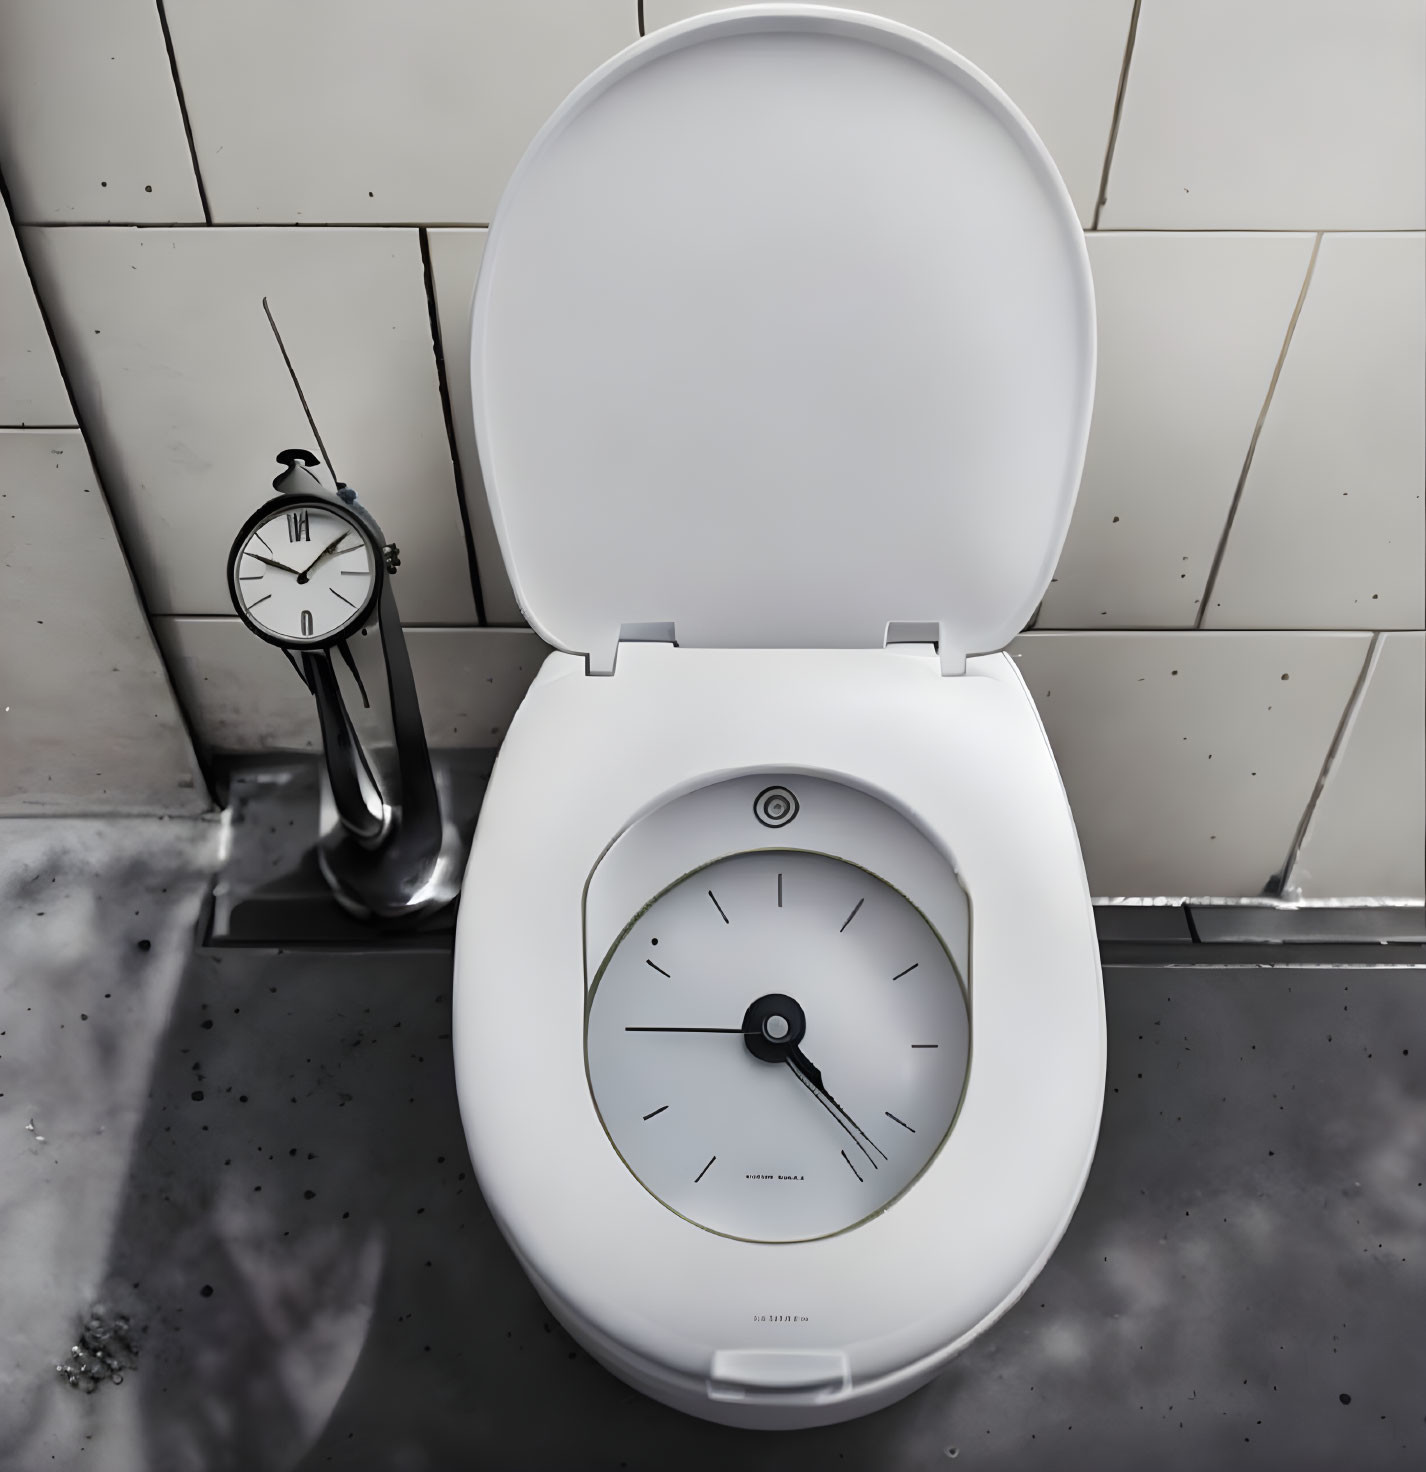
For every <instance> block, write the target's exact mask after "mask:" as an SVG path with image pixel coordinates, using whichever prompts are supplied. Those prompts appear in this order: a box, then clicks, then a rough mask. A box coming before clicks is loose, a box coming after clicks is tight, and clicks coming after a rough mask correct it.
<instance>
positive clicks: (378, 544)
mask: <svg viewBox="0 0 1426 1472" xmlns="http://www.w3.org/2000/svg"><path fill="white" fill-rule="evenodd" d="M277 458H278V460H279V462H281V463H282V464H284V465H286V466H287V471H286V472H285V473H284V474H283V475H280V476H278V478H277V479H276V480H275V481H274V482H273V486H274V488H276V489H277V490H278V491H279V494H278V495H276V496H275V497H273V498H272V499H271V500H270V501H267V502H265V503H264V504H263V505H262V506H259V507H258V509H257V510H256V511H254V512H253V514H252V515H251V516H250V517H248V519H247V520H246V521H245V522H244V523H243V526H242V529H241V530H240V531H239V532H238V535H237V537H236V538H235V539H234V542H233V549H232V552H231V553H230V554H229V557H228V591H229V593H230V594H231V596H232V600H233V607H234V608H235V609H236V610H237V612H238V616H239V618H241V619H242V621H243V622H244V623H245V624H246V625H247V626H248V628H250V629H251V630H252V631H253V633H255V634H256V635H257V636H258V638H259V639H264V640H266V641H267V642H268V643H269V644H276V645H277V646H278V647H279V648H281V649H288V650H292V651H293V652H294V653H296V652H300V651H302V650H309V649H330V648H331V647H332V646H333V645H334V644H338V643H340V642H341V641H342V640H344V639H346V638H349V637H350V636H351V635H352V634H355V633H357V632H358V631H359V630H361V629H363V628H365V627H366V626H367V625H368V624H370V623H371V621H372V617H373V615H374V614H375V612H376V609H377V605H378V601H379V599H380V597H381V589H382V580H383V578H384V576H385V574H386V570H387V569H386V552H385V549H384V548H383V545H382V539H381V532H380V529H379V528H378V527H377V525H376V523H375V522H374V521H373V520H372V519H371V517H370V516H369V515H367V514H366V513H365V511H363V510H362V509H361V508H360V507H358V506H357V505H356V502H355V498H354V497H353V498H352V499H350V500H341V499H338V497H339V496H340V494H341V491H340V490H339V492H338V496H332V495H329V494H328V493H327V492H326V491H325V490H323V488H322V486H321V484H320V482H319V481H318V480H317V478H316V477H315V476H314V475H312V474H311V473H310V471H309V470H307V469H305V468H304V467H308V466H314V465H316V464H317V463H318V461H317V457H316V456H315V455H312V454H311V453H310V452H309V451H307V450H284V451H283V452H282V454H281V455H279V456H278V457H277Z"/></svg>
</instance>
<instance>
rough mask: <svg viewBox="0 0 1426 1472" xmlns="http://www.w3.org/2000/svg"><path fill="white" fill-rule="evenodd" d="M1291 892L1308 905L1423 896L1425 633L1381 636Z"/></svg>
mask: <svg viewBox="0 0 1426 1472" xmlns="http://www.w3.org/2000/svg"><path fill="white" fill-rule="evenodd" d="M1289 882H1290V883H1291V885H1292V886H1293V887H1294V888H1297V889H1299V890H1301V892H1302V893H1303V894H1304V895H1305V896H1307V897H1308V898H1313V899H1316V898H1323V897H1340V896H1343V895H1360V896H1376V897H1396V898H1403V899H1421V898H1422V897H1423V894H1426V634H1384V635H1383V636H1382V638H1381V640H1380V642H1379V645H1378V648H1377V651H1376V656H1375V658H1374V659H1373V661H1372V667H1371V671H1370V673H1369V674H1368V676H1367V679H1366V682H1365V684H1364V686H1363V689H1362V695H1361V700H1360V702H1359V704H1358V705H1357V708H1356V710H1355V711H1354V712H1353V716H1352V721H1351V724H1350V725H1349V726H1348V728H1347V730H1346V731H1345V732H1344V733H1343V739H1342V745H1341V747H1340V748H1339V750H1338V752H1337V756H1336V759H1335V760H1334V761H1333V763H1332V767H1331V770H1330V771H1329V773H1328V776H1327V781H1326V784H1325V785H1324V786H1323V789H1322V795H1321V796H1320V797H1319V798H1318V799H1317V806H1316V808H1315V809H1314V810H1313V814H1312V821H1311V823H1310V825H1309V827H1308V830H1307V835H1306V837H1305V838H1304V840H1303V844H1302V850H1301V853H1300V854H1299V856H1298V862H1297V864H1296V866H1295V867H1294V869H1293V872H1292V875H1291V876H1290V881H1289Z"/></svg>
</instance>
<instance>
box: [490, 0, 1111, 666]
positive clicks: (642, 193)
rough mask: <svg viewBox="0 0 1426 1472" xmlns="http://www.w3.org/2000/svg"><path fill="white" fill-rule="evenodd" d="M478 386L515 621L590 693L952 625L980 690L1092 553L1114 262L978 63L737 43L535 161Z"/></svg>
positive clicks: (843, 15)
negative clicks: (1099, 295) (647, 646)
mask: <svg viewBox="0 0 1426 1472" xmlns="http://www.w3.org/2000/svg"><path fill="white" fill-rule="evenodd" d="M471 383H472V393H473V397H474V410H475V424H476V434H477V440H478V443H479V446H480V458H481V466H482V470H483V472H484V477H485V485H486V490H487V494H488V496H489V498H490V505H491V510H492V513H493V515H494V520H495V526H496V531H497V534H498V536H499V539H500V545H501V550H502V551H503V553H504V557H505V562H506V566H507V568H508V569H509V572H510V576H511V580H512V582H513V585H514V589H515V593H516V596H517V598H518V599H519V602H520V605H521V607H522V608H523V609H524V610H525V612H526V615H527V616H528V618H529V620H530V623H531V624H532V626H533V627H534V628H535V630H536V631H537V632H538V633H540V634H541V635H542V636H543V637H544V638H545V639H546V640H548V641H549V642H550V643H552V644H554V645H556V646H557V647H559V648H562V649H565V650H568V651H570V652H573V653H581V654H588V655H589V656H590V663H591V668H593V669H599V670H607V669H610V668H612V667H613V660H614V651H615V647H616V645H617V642H618V640H619V638H620V637H621V631H622V633H623V637H626V638H627V637H638V636H639V635H640V634H641V633H642V634H643V635H644V636H646V637H647V636H649V634H650V633H652V632H653V630H654V629H657V630H660V631H661V632H662V633H663V634H664V635H665V636H666V633H667V626H668V625H672V626H673V637H674V638H676V639H677V641H678V643H680V644H683V645H693V646H712V647H720V646H721V647H730V648H736V647H754V646H767V647H787V648H796V647H843V648H854V647H869V646H878V645H880V644H882V643H883V642H884V641H885V638H886V633H887V625H888V624H889V623H893V622H895V623H900V624H918V625H923V626H925V625H938V626H939V637H940V639H941V641H942V654H943V660H946V661H947V662H948V664H950V665H951V666H952V667H954V665H955V664H956V663H957V662H958V660H959V657H960V656H963V655H966V654H974V653H982V652H987V651H990V650H995V649H999V648H1002V647H1003V646H1004V645H1005V644H1006V643H1007V642H1008V641H1009V640H1010V639H1011V638H1012V637H1013V636H1014V635H1015V634H1016V633H1017V632H1018V631H1019V630H1020V629H1021V628H1022V627H1023V626H1024V624H1025V622H1026V621H1027V619H1028V618H1029V616H1030V614H1031V612H1032V611H1033V609H1034V607H1035V605H1036V603H1037V602H1038V601H1039V599H1040V598H1041V597H1042V596H1043V594H1044V591H1045V588H1046V587H1047V586H1048V584H1049V579H1050V575H1051V573H1052V571H1053V569H1054V565H1055V561H1056V559H1057V558H1058V556H1059V551H1060V547H1061V545H1062V543H1063V541H1064V536H1065V531H1066V528H1067V526H1068V522H1069V517H1070V512H1071V510H1072V508H1073V505H1074V499H1075V494H1076V491H1077V489H1078V485H1079V476H1080V470H1081V467H1082V464H1083V460H1084V448H1085V441H1086V438H1087V435H1088V429H1089V417H1090V408H1091V402H1092V397H1093V388H1094V305H1093V297H1092V289H1091V285H1090V278H1089V266H1088V260H1087V257H1086V253H1085V248H1084V240H1083V236H1082V234H1081V231H1080V227H1079V223H1078V220H1077V218H1076V216H1075V213H1074V209H1073V207H1072V205H1071V203H1070V199H1069V195H1068V193H1067V192H1066V190H1065V187H1064V184H1063V182H1062V180H1061V179H1060V176H1059V174H1058V172H1057V171H1056V169H1055V166H1054V164H1053V163H1052V161H1051V160H1050V157H1049V155H1048V153H1047V152H1046V151H1045V148H1044V146H1043V144H1042V143H1041V142H1040V140H1039V139H1038V138H1037V137H1036V135H1035V134H1034V132H1033V131H1032V130H1031V128H1030V126H1029V124H1028V123H1027V122H1026V121H1025V119H1024V118H1023V117H1022V116H1021V114H1020V113H1019V112H1018V111H1017V110H1016V108H1015V107H1014V106H1013V104H1012V103H1010V102H1009V100H1008V99H1007V98H1006V97H1005V96H1004V94H1003V93H1001V92H1000V90H999V89H998V88H997V87H996V86H995V85H994V84H993V83H992V82H990V81H989V80H988V79H987V78H986V77H985V76H983V75H982V74H981V73H980V72H979V71H978V70H976V68H974V67H973V66H971V65H970V64H969V63H968V62H966V61H965V60H963V59H962V58H960V57H958V56H957V55H955V53H953V52H951V51H949V50H948V49H946V48H945V47H943V46H941V45H939V44H938V43H936V42H934V41H932V40H930V39H929V38H928V37H925V36H923V35H921V34H919V33H918V32H915V31H912V30H909V29H907V28H905V27H902V26H898V25H895V24H893V23H890V22H887V21H882V20H876V19H873V18H871V17H868V16H857V15H852V14H850V13H848V12H846V11H838V10H829V9H821V8H816V9H813V8H805V9H796V10H786V9H781V8H777V7H770V6H758V7H753V8H749V9H745V10H739V11H732V12H723V13H722V14H719V15H715V16H713V17H707V18H702V19H699V20H695V21H691V22H688V23H686V24H683V25H678V26H673V27H670V28H669V29H667V30H664V31H660V32H657V33H656V34H655V35H653V36H651V37H649V38H647V39H646V40H643V41H641V42H639V43H637V44H636V45H634V46H632V47H630V48H629V49H628V50H627V51H625V52H623V53H622V54H621V55H619V56H617V57H615V58H614V59H613V60H612V61H610V62H609V63H608V64H607V65H606V66H604V67H603V68H602V69H601V70H599V71H598V72H596V73H595V74H594V75H593V76H591V77H590V78H588V79H587V80H586V81H585V82H584V83H582V84H581V85H580V86H579V87H578V88H577V89H576V90H575V91H574V92H573V93H572V94H571V95H570V97H568V98H567V99H566V100H565V102H564V103H563V104H562V105H561V106H560V108H559V109H558V110H557V112H556V113H555V114H554V116H553V117H552V118H551V119H550V120H549V122H548V123H547V124H546V125H545V127H544V128H543V130H542V131H541V132H540V134H539V135H538V136H537V137H536V139H535V140H534V142H533V143H532V144H531V145H530V147H529V149H528V151H527V152H526V154H525V156H524V158H523V160H522V161H521V163H520V165H519V167H518V169H517V170H516V171H515V174H514V176H513V178H512V179H511V182H510V184H509V186H508V188H507V189H506V192H505V195H504V197H503V199H502V200H501V203H500V207H499V209H498V211H497V213H496V216H495V220H494V222H493V224H492V226H491V230H490V236H489V240H488V242H487V245H486V250H485V256H484V261H483V263H482V267H481V272H480V279H479V283H478V286H477V289H476V296H475V307H474V320H473V324H472V335H471ZM650 626H653V627H652V628H651V627H650ZM917 633H918V634H919V635H920V636H922V637H925V636H927V635H928V634H929V636H930V637H937V635H936V634H934V633H932V632H931V631H930V630H927V629H923V630H919V631H917Z"/></svg>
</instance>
